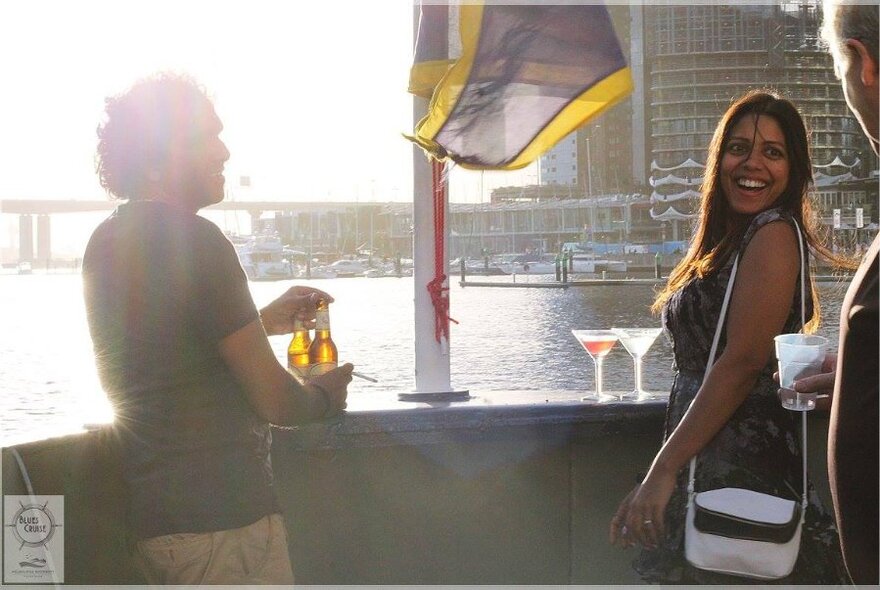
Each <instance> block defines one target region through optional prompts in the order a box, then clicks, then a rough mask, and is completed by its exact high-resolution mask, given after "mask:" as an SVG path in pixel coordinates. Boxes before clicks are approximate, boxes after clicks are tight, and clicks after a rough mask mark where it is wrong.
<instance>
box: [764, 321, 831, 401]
mask: <svg viewBox="0 0 880 590" xmlns="http://www.w3.org/2000/svg"><path fill="white" fill-rule="evenodd" d="M773 340H774V341H775V343H776V359H777V360H778V361H779V386H780V390H779V398H780V401H781V402H782V407H784V408H786V409H788V410H798V411H806V410H812V409H814V408H815V407H816V393H815V392H798V391H795V390H794V382H795V381H797V380H798V379H803V378H805V377H812V376H813V375H818V374H820V373H821V372H822V361H823V360H824V359H825V350H826V349H827V348H828V339H827V338H825V337H823V336H815V335H813V334H780V335H779V336H777V337H776V338H774V339H773Z"/></svg>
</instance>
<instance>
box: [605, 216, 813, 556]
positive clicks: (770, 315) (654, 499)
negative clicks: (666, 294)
mask: <svg viewBox="0 0 880 590" xmlns="http://www.w3.org/2000/svg"><path fill="white" fill-rule="evenodd" d="M799 266H800V262H799V254H798V246H797V240H796V238H795V234H794V230H793V229H792V228H791V227H790V226H789V225H788V224H786V223H778V222H774V223H770V224H768V225H766V226H764V227H762V228H761V229H760V230H758V232H757V233H756V234H755V236H754V238H753V239H752V241H751V242H750V243H749V246H748V247H747V248H746V251H745V253H744V255H743V257H742V259H741V260H740V265H739V270H738V273H737V277H736V280H735V283H734V288H733V293H732V295H731V300H730V309H729V311H728V315H727V344H726V347H725V350H724V353H723V354H722V355H721V356H719V357H718V359H717V361H716V362H715V365H714V366H713V367H712V369H711V371H710V372H709V374H708V376H707V378H706V381H705V382H704V383H703V386H702V387H701V388H700V390H699V392H697V395H696V397H695V399H694V402H693V404H692V405H691V407H690V408H689V409H688V411H687V412H686V413H685V415H684V417H683V418H682V420H681V422H680V423H679V424H678V426H677V427H676V429H675V431H674V432H673V433H672V435H671V436H670V437H669V438H668V439H667V441H666V443H665V444H664V445H663V448H662V449H661V450H660V452H659V453H658V454H657V456H656V457H655V458H654V462H653V463H652V465H651V468H650V470H649V472H648V475H647V476H646V477H645V480H644V481H643V482H642V484H641V486H639V488H637V490H636V491H635V494H634V495H633V496H632V497H631V498H630V499H629V501H628V503H627V506H623V505H622V506H621V508H622V509H623V514H621V519H622V520H624V522H625V523H626V525H627V528H628V529H629V531H630V534H631V535H632V539H634V540H636V541H638V542H640V543H642V544H643V545H646V546H654V545H656V543H657V542H658V540H659V539H660V538H661V537H662V535H663V514H664V511H665V509H666V504H667V503H668V502H669V497H670V496H671V495H672V491H673V489H674V486H675V478H676V475H677V474H678V472H679V471H680V470H681V469H682V468H683V467H684V466H685V465H686V464H687V462H688V461H689V460H690V458H691V457H692V456H694V455H695V454H697V453H699V451H700V450H702V449H703V447H705V446H706V445H707V444H708V443H709V441H710V440H712V438H713V437H714V436H715V435H716V434H717V433H718V431H719V430H721V428H722V427H723V426H724V425H725V423H726V422H727V421H728V420H729V419H730V417H731V416H732V415H733V413H734V412H735V411H736V409H737V408H738V407H739V406H740V404H742V402H743V401H744V400H745V398H746V397H747V396H748V395H749V392H750V391H751V389H752V387H753V386H754V384H755V381H756V379H757V377H758V375H759V374H760V372H761V370H762V369H763V368H764V366H765V365H766V364H767V362H768V361H769V360H770V358H771V355H772V354H773V337H774V336H776V335H777V334H779V333H780V332H781V331H782V329H783V326H784V325H785V320H786V318H787V316H788V313H789V310H790V308H791V302H792V300H793V297H794V293H795V287H796V282H797V273H798V268H799ZM618 513H621V510H618ZM624 514H625V516H624ZM646 520H648V521H650V522H649V523H648V524H649V526H645V521H646ZM616 540H617V539H616V537H615V534H614V533H613V532H612V542H614V541H616Z"/></svg>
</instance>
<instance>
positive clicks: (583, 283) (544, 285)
mask: <svg viewBox="0 0 880 590" xmlns="http://www.w3.org/2000/svg"><path fill="white" fill-rule="evenodd" d="M813 278H814V280H815V281H816V282H817V283H844V284H848V283H849V282H850V281H851V280H852V276H850V275H840V276H838V275H817V276H815V277H813ZM667 280H668V277H661V278H659V279H656V278H618V279H581V280H577V281H566V282H562V281H542V282H522V281H519V282H518V281H515V280H513V281H469V280H467V279H464V280H460V281H458V284H459V286H461V287H497V288H508V289H509V288H519V289H568V288H569V287H616V286H621V285H625V286H640V287H643V286H646V285H647V286H655V285H665V284H666V281H667Z"/></svg>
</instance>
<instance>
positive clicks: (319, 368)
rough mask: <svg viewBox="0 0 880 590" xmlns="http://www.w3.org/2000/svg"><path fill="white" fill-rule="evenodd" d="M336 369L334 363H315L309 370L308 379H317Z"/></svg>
mask: <svg viewBox="0 0 880 590" xmlns="http://www.w3.org/2000/svg"><path fill="white" fill-rule="evenodd" d="M335 368H336V362H334V361H330V362H326V363H315V364H314V365H312V366H311V367H310V368H309V377H310V378H311V377H317V376H318V375H323V374H324V373H327V372H329V371H332V370H333V369H335Z"/></svg>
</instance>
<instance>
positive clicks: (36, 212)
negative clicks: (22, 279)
mask: <svg viewBox="0 0 880 590" xmlns="http://www.w3.org/2000/svg"><path fill="white" fill-rule="evenodd" d="M122 202H124V201H120V200H116V199H110V198H105V199H95V198H88V197H87V198H83V199H0V213H8V214H10V215H18V216H19V221H18V229H19V231H18V241H19V250H18V251H19V255H18V258H19V262H29V263H33V262H34V260H51V258H52V252H51V244H52V239H51V231H52V230H51V223H50V219H51V216H52V215H58V214H68V213H90V212H100V211H112V210H113V209H115V208H116V207H117V206H118V205H119V204H120V203H122ZM389 204H390V203H372V202H371V203H360V202H348V201H345V202H323V201H322V202H296V201H222V202H220V203H217V204H215V205H211V206H210V207H207V208H206V209H207V210H209V211H245V212H247V213H249V214H250V215H251V218H252V219H254V220H257V219H259V218H260V216H261V215H262V214H263V213H265V212H266V211H277V212H281V213H320V214H324V213H330V212H335V213H343V212H350V211H352V209H356V208H358V207H365V206H386V205H389ZM34 216H36V218H37V227H36V238H37V248H36V253H35V252H34ZM35 254H36V256H35Z"/></svg>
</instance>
